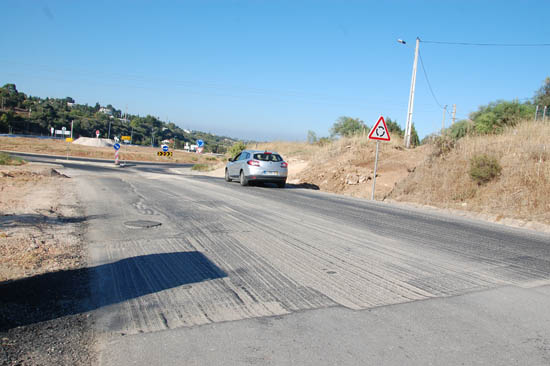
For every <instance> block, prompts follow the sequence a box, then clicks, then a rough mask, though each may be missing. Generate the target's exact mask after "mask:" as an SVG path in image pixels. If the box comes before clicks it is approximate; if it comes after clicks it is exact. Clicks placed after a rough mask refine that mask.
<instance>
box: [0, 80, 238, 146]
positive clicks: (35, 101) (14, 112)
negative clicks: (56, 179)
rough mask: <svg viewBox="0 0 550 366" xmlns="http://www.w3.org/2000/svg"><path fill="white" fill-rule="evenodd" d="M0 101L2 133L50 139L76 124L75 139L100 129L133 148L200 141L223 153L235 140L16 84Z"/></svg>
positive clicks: (4, 89) (0, 92) (2, 91)
mask: <svg viewBox="0 0 550 366" xmlns="http://www.w3.org/2000/svg"><path fill="white" fill-rule="evenodd" d="M0 99H1V100H2V104H1V107H2V108H1V109H0V133H10V134H23V135H45V136H49V135H50V129H51V128H54V129H55V130H60V129H62V127H65V128H66V129H67V130H69V129H70V128H71V122H73V121H74V124H73V128H74V131H73V136H74V137H75V138H78V137H80V136H83V137H96V136H95V131H96V130H99V131H100V134H101V135H100V136H101V137H108V136H109V135H110V137H111V138H113V137H114V136H119V137H120V136H131V137H132V144H134V145H149V146H150V145H152V144H154V145H156V146H158V145H160V144H161V142H162V141H165V140H168V141H170V144H171V145H172V146H173V147H175V148H182V147H183V145H184V144H185V143H189V144H194V143H195V142H196V141H197V140H199V139H201V140H203V141H204V142H205V151H207V152H215V153H224V152H225V151H226V150H227V148H228V147H230V146H231V145H232V144H233V143H234V142H235V141H236V140H235V139H232V138H229V137H226V136H217V135H214V134H211V133H206V132H201V131H189V130H184V129H182V128H180V127H178V126H176V125H175V124H174V123H171V122H164V121H161V120H160V119H158V118H157V117H153V116H151V115H147V116H145V117H141V116H138V115H133V114H126V113H123V112H122V111H121V110H119V109H117V108H115V107H114V106H112V105H111V104H108V105H107V106H105V107H102V106H101V105H100V104H99V103H96V104H95V106H89V105H87V104H78V103H76V102H75V100H74V99H73V98H71V97H66V98H45V99H44V98H39V97H33V96H27V95H26V94H25V93H22V92H19V91H18V90H17V88H16V86H15V84H6V85H4V86H3V87H2V88H0Z"/></svg>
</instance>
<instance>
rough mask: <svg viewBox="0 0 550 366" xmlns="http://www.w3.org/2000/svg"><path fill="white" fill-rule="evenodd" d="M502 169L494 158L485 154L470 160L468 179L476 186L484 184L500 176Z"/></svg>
mask: <svg viewBox="0 0 550 366" xmlns="http://www.w3.org/2000/svg"><path fill="white" fill-rule="evenodd" d="M501 171H502V167H501V166H500V164H499V162H498V160H497V159H496V158H495V157H492V156H488V155H486V154H482V155H475V156H474V157H472V158H471V159H470V177H471V178H472V179H473V180H474V181H475V182H476V183H477V184H478V185H481V184H485V183H488V182H490V181H491V180H493V179H495V178H496V177H498V176H499V175H500V172H501Z"/></svg>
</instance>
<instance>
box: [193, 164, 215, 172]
mask: <svg viewBox="0 0 550 366" xmlns="http://www.w3.org/2000/svg"><path fill="white" fill-rule="evenodd" d="M191 170H197V171H199V172H207V171H209V170H212V169H211V167H210V165H208V164H195V165H193V167H192V168H191Z"/></svg>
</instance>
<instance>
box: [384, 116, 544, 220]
mask: <svg viewBox="0 0 550 366" xmlns="http://www.w3.org/2000/svg"><path fill="white" fill-rule="evenodd" d="M549 141H550V124H548V123H546V124H543V123H540V122H538V123H537V122H530V121H525V122H523V123H521V124H520V125H518V126H516V127H513V128H509V129H507V130H506V131H505V132H504V133H503V134H501V135H490V136H475V137H465V138H463V139H461V140H459V141H458V143H457V145H456V147H455V148H454V149H453V150H452V151H451V152H449V153H448V154H445V155H442V156H440V157H434V158H432V159H430V160H428V161H427V162H426V163H425V164H423V165H422V166H420V167H419V168H418V169H417V170H416V171H415V172H414V174H411V175H410V176H409V177H408V178H407V179H405V180H404V181H403V182H401V183H399V184H398V186H397V187H396V189H395V190H394V191H393V192H392V195H391V197H392V198H394V199H396V200H402V201H410V202H416V203H420V204H427V205H432V206H438V207H444V208H461V209H467V210H470V211H474V212H480V213H487V214H491V215H494V216H496V217H497V218H501V217H511V218H516V219H521V220H528V221H531V220H532V221H538V222H543V223H546V224H550V143H549ZM483 154H485V155H488V156H492V157H496V158H497V160H498V162H499V164H500V165H501V166H502V172H501V174H500V176H499V177H497V178H496V179H494V180H492V181H490V182H488V183H487V184H483V185H478V184H477V183H476V182H474V181H473V180H472V178H471V177H470V175H469V169H470V160H471V159H472V157H474V156H479V155H483Z"/></svg>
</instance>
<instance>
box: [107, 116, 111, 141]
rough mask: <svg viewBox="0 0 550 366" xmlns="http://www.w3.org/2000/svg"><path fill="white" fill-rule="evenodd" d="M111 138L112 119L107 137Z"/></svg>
mask: <svg viewBox="0 0 550 366" xmlns="http://www.w3.org/2000/svg"><path fill="white" fill-rule="evenodd" d="M110 138H111V120H109V134H108V135H107V139H110Z"/></svg>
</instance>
